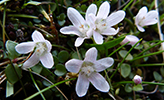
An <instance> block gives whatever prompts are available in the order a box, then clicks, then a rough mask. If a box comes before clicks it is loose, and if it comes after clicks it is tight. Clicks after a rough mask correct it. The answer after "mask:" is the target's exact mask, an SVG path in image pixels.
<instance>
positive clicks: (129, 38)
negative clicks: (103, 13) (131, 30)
mask: <svg viewBox="0 0 164 100" xmlns="http://www.w3.org/2000/svg"><path fill="white" fill-rule="evenodd" d="M129 41H130V43H128V45H134V44H136V43H137V42H138V41H139V38H138V37H136V36H134V35H127V36H126V37H125V39H124V40H123V41H122V42H121V43H120V44H121V45H123V44H125V43H127V42H129ZM138 45H139V44H138Z"/></svg>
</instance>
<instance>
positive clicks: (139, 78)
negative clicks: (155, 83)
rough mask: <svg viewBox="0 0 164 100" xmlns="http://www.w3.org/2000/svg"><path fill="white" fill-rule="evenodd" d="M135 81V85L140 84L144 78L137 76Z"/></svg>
mask: <svg viewBox="0 0 164 100" xmlns="http://www.w3.org/2000/svg"><path fill="white" fill-rule="evenodd" d="M133 81H134V83H135V84H140V83H141V82H142V78H141V76H139V75H135V76H134V78H133Z"/></svg>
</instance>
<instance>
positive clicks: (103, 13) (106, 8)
mask: <svg viewBox="0 0 164 100" xmlns="http://www.w3.org/2000/svg"><path fill="white" fill-rule="evenodd" d="M109 12H110V5H109V3H108V2H107V1H105V2H104V3H102V4H101V5H100V7H99V10H98V13H97V18H98V19H101V18H102V19H105V18H107V16H108V14H109Z"/></svg>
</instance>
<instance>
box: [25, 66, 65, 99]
mask: <svg viewBox="0 0 164 100" xmlns="http://www.w3.org/2000/svg"><path fill="white" fill-rule="evenodd" d="M23 70H25V71H29V70H27V69H23ZM29 72H31V73H33V74H35V75H37V76H39V77H41V78H43V79H44V80H46V81H47V82H49V83H50V84H51V85H53V84H54V83H53V82H51V81H50V80H48V79H47V78H45V77H44V76H42V75H40V74H38V73H35V72H33V71H29ZM55 88H56V89H57V90H58V91H59V92H60V93H61V94H62V95H63V97H64V98H65V99H66V100H68V98H67V97H66V96H65V95H64V93H63V92H62V91H61V90H60V89H59V88H58V87H57V86H55Z"/></svg>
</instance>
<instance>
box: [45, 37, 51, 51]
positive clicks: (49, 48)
mask: <svg viewBox="0 0 164 100" xmlns="http://www.w3.org/2000/svg"><path fill="white" fill-rule="evenodd" d="M44 42H45V43H46V46H47V48H48V50H47V52H50V51H51V49H52V45H51V43H50V41H48V40H44Z"/></svg>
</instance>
